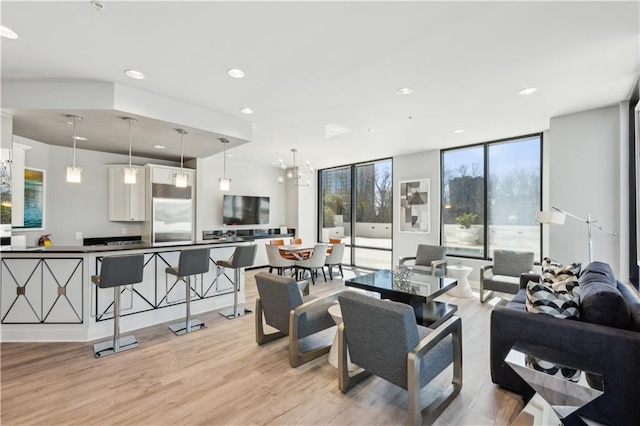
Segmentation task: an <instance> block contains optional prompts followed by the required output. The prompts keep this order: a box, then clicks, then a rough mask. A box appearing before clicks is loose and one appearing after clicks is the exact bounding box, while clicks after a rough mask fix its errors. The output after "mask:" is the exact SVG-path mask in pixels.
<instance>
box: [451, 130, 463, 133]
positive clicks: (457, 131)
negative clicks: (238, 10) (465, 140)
mask: <svg viewBox="0 0 640 426" xmlns="http://www.w3.org/2000/svg"><path fill="white" fill-rule="evenodd" d="M453 133H464V129H458V130H454V131H453Z"/></svg>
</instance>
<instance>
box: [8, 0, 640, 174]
mask: <svg viewBox="0 0 640 426" xmlns="http://www.w3.org/2000/svg"><path fill="white" fill-rule="evenodd" d="M103 4H104V5H105V6H106V7H105V8H104V10H102V11H98V10H97V9H96V8H94V7H93V6H92V4H91V3H90V2H89V1H75V2H68V1H67V2H56V1H47V2H13V1H11V2H7V1H4V2H2V4H1V12H2V14H1V18H2V25H4V26H7V27H9V28H11V29H12V30H14V31H15V32H16V33H18V35H19V36H20V37H19V39H17V40H8V39H4V38H3V39H2V41H1V43H2V44H1V48H2V69H1V72H2V79H3V81H28V80H47V81H65V82H67V81H89V82H112V83H115V84H120V85H126V86H131V87H133V88H135V89H139V90H143V91H147V92H150V93H155V94H158V95H162V96H165V97H169V98H172V99H176V100H179V101H181V102H185V103H188V104H192V105H196V106H199V107H202V108H206V109H210V110H212V111H216V112H219V113H223V114H227V115H229V116H233V117H236V118H242V119H245V120H248V121H250V122H251V124H252V125H253V138H252V142H251V143H248V144H244V145H241V146H236V147H232V149H230V153H231V154H233V156H234V158H233V161H234V162H244V163H256V164H277V161H278V159H279V158H283V159H284V160H285V161H287V162H290V152H289V150H290V149H291V148H297V149H298V160H299V161H305V160H311V161H312V163H313V165H314V166H315V167H328V166H335V165H340V164H345V163H351V162H357V161H367V160H373V159H377V158H384V157H389V156H394V155H402V154H409V153H412V152H418V151H424V150H428V149H437V148H445V147H451V146H459V145H466V144H470V143H476V142H483V141H489V140H495V139H501V138H506V137H511V136H517V135H523V134H528V133H534V132H539V131H543V130H546V129H548V126H549V119H550V117H554V116H558V115H564V114H569V113H573V112H578V111H584V110H588V109H592V108H597V107H602V106H608V105H613V104H615V103H617V102H619V101H621V100H624V99H628V98H629V96H630V92H631V90H632V88H633V87H634V85H635V83H636V81H637V78H638V75H639V74H640V66H639V53H638V52H639V47H640V44H639V36H640V31H639V5H638V2H619V3H616V2H610V1H604V2H591V1H590V2H564V3H561V2H481V1H474V2H391V1H389V2H363V1H356V2H306V1H301V2H268V1H260V2H207V1H198V2H167V1H158V2H155V1H138V2H127V1H105V2H103ZM230 68H240V69H242V70H243V71H244V72H245V74H246V76H245V78H243V79H233V78H230V77H229V76H228V75H227V73H226V71H227V70H228V69H230ZM125 69H137V70H140V71H142V72H144V73H145V74H146V75H147V79H145V80H132V79H130V78H128V77H126V76H125V75H124V72H123V71H124V70H125ZM401 87H411V88H412V89H413V90H414V91H413V93H412V94H410V95H406V96H399V95H397V94H396V90H397V89H399V88H401ZM527 87H536V88H538V91H537V92H535V93H534V94H532V95H530V96H519V95H518V94H517V93H518V91H520V90H521V89H523V88H527ZM242 107H250V108H252V109H253V110H254V111H255V112H254V114H252V115H243V114H241V113H240V112H239V111H240V109H241V108H242ZM62 113H63V112H62V111H54V112H51V111H48V112H47V111H32V110H31V111H29V110H19V111H14V114H15V115H16V118H15V121H14V133H15V134H18V135H21V136H25V137H29V136H27V135H33V136H34V138H36V137H35V136H37V138H42V139H45V140H42V142H47V143H69V142H70V140H71V139H70V137H69V129H68V128H67V127H66V125H65V124H64V120H63V121H60V114H62ZM68 113H79V114H80V115H84V116H85V119H84V120H83V121H82V122H81V124H80V125H79V128H80V126H81V127H82V129H83V131H84V132H86V133H88V135H89V138H90V140H89V142H90V141H91V137H92V136H91V135H92V134H94V135H95V136H93V137H94V138H102V137H103V136H104V135H105V134H109V132H110V130H109V129H108V127H109V126H112V128H113V131H112V132H111V134H113V135H117V137H115V136H114V137H113V140H110V141H109V143H108V144H104V143H103V144H101V145H109V146H111V149H112V150H113V151H117V150H123V148H124V150H123V151H122V152H126V150H127V149H128V146H127V143H128V138H127V137H126V135H127V133H126V131H127V130H126V129H127V127H126V126H125V125H124V123H122V122H121V121H119V120H116V119H114V118H117V117H118V116H120V115H121V114H119V113H118V111H93V112H92V113H91V114H88V113H85V114H82V111H70V112H68ZM139 118H140V121H139V122H138V123H137V124H136V127H135V132H137V133H136V136H135V139H134V142H135V144H134V155H136V154H139V153H140V152H138V151H136V150H137V149H139V148H138V147H142V146H143V145H144V146H152V145H151V142H152V141H151V139H154V141H153V144H157V143H158V142H156V140H158V138H163V140H165V139H166V142H162V144H165V145H167V146H168V149H167V150H165V151H164V152H162V153H161V152H158V151H156V154H155V156H156V157H158V158H170V157H171V156H175V155H176V154H177V155H179V148H176V147H179V137H178V135H177V134H176V132H175V131H174V130H173V129H175V127H176V126H179V124H180V123H176V122H172V123H169V122H166V123H163V122H159V121H157V120H151V119H150V120H144V117H139ZM61 123H62V124H61ZM329 124H335V125H339V126H341V127H344V128H347V129H348V130H349V131H348V132H346V133H343V134H340V135H337V136H333V137H331V138H327V137H325V132H326V126H327V125H329ZM147 126H148V127H147ZM369 129H375V131H370V130H369ZM459 129H464V130H465V132H464V133H453V132H454V130H459ZM192 130H193V132H194V134H196V133H197V129H192ZM368 130H369V131H368ZM101 132H102V133H101ZM101 135H102V136H101ZM123 135H124V136H123ZM161 135H163V136H161ZM199 136H200V137H194V138H193V139H191V140H190V143H189V144H186V143H185V156H187V157H198V156H206V155H211V154H213V153H216V152H219V151H221V148H222V147H221V146H218V147H216V145H218V144H216V143H214V142H210V141H215V138H216V137H217V136H219V135H215V134H202V135H199ZM37 138H36V139H37ZM65 140H66V141H68V142H65ZM185 141H187V139H185ZM145 144H146V145H145ZM171 144H172V145H171ZM212 145H213V146H212ZM219 145H222V144H219ZM169 146H171V148H169ZM92 149H104V148H92ZM152 152H153V151H152Z"/></svg>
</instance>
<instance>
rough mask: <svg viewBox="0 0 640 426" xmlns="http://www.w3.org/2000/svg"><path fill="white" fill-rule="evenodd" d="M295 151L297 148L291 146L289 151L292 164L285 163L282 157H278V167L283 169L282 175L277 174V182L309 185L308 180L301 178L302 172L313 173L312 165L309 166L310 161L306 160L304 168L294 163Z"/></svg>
mask: <svg viewBox="0 0 640 426" xmlns="http://www.w3.org/2000/svg"><path fill="white" fill-rule="evenodd" d="M296 152H298V150H297V149H295V148H292V149H291V153H292V154H293V164H292V165H290V164H285V162H284V161H282V159H280V167H281V168H282V170H284V171H285V173H284V176H278V182H280V183H281V184H283V185H293V186H309V185H310V183H309V180H308V179H305V180H303V174H304V173H313V167H311V163H310V162H308V161H307V162H306V164H305V166H304V168H301V167H300V166H298V165H297V164H296Z"/></svg>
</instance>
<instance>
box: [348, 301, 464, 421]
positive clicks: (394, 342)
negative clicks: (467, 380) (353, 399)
mask: <svg viewBox="0 0 640 426" xmlns="http://www.w3.org/2000/svg"><path fill="white" fill-rule="evenodd" d="M339 301H340V309H341V311H342V319H343V323H342V324H340V326H339V327H338V386H339V388H340V390H341V391H342V392H343V393H346V392H347V391H348V390H349V389H351V388H352V387H353V386H355V385H356V384H358V383H360V382H361V381H362V380H364V379H365V378H367V377H368V376H369V375H371V374H375V375H376V376H379V377H382V378H383V379H385V380H387V381H389V382H391V383H393V384H394V385H396V386H399V387H401V388H403V389H405V390H407V392H408V404H407V405H408V411H409V418H408V424H410V425H421V424H422V422H423V420H426V422H427V423H432V422H433V421H434V420H435V419H436V418H437V417H438V416H439V415H440V413H442V411H443V410H444V409H445V408H446V407H447V406H448V405H449V403H450V402H451V401H452V400H453V399H454V398H455V397H456V395H458V393H459V392H460V389H461V388H462V323H461V320H460V318H458V317H456V316H453V317H452V318H450V319H448V320H447V321H445V322H444V323H443V324H441V325H440V326H439V327H437V328H436V329H434V330H432V329H430V328H427V327H422V326H419V325H417V324H416V318H415V313H414V311H413V309H412V308H411V306H409V305H405V304H403V303H398V302H392V301H388V300H379V299H374V298H373V297H370V296H366V295H363V294H360V293H357V292H351V291H345V292H343V293H342V294H341V295H340V297H339ZM347 351H348V353H349V355H350V356H351V362H353V363H354V364H356V365H358V366H359V367H361V370H359V371H356V372H353V373H349V369H348V364H347ZM451 364H453V378H452V384H451V386H448V387H447V389H446V390H444V392H442V394H441V395H440V396H438V397H437V398H436V399H435V401H434V402H432V403H431V404H429V405H428V406H427V407H425V408H424V409H423V408H422V404H421V402H420V389H422V388H423V387H425V386H426V385H427V384H428V383H429V382H430V381H431V380H432V379H434V378H435V377H436V376H438V375H439V374H440V373H441V372H442V371H443V370H445V369H446V368H447V367H448V366H449V365H451Z"/></svg>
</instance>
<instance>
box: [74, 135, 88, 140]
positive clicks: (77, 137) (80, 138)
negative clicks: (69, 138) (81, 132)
mask: <svg viewBox="0 0 640 426" xmlns="http://www.w3.org/2000/svg"><path fill="white" fill-rule="evenodd" d="M73 138H74V139H75V140H77V141H88V140H89V138H86V137H84V136H74V137H73Z"/></svg>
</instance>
